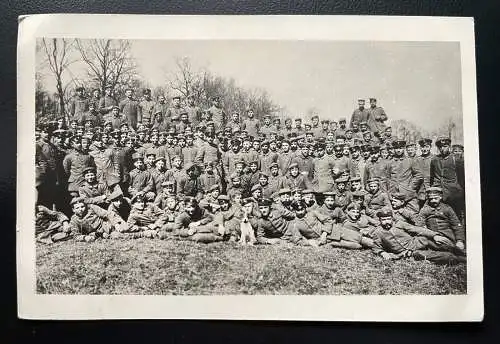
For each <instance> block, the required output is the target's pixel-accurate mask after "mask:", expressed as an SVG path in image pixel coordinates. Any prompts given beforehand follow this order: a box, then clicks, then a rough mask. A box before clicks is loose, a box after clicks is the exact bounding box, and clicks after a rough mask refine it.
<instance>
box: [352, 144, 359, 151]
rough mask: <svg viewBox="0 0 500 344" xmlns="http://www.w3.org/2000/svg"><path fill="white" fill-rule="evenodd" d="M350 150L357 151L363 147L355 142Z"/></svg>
mask: <svg viewBox="0 0 500 344" xmlns="http://www.w3.org/2000/svg"><path fill="white" fill-rule="evenodd" d="M349 150H350V151H351V152H352V151H356V150H361V147H360V146H358V145H356V144H354V145H352V146H351V147H349Z"/></svg>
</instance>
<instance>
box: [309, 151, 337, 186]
mask: <svg viewBox="0 0 500 344" xmlns="http://www.w3.org/2000/svg"><path fill="white" fill-rule="evenodd" d="M314 150H315V151H316V158H315V159H313V162H312V163H313V168H312V170H313V173H312V174H313V182H312V184H313V185H314V191H316V192H318V193H322V192H325V191H331V190H332V189H333V186H334V180H333V176H332V167H333V165H334V159H333V157H332V156H330V155H326V154H325V144H324V143H322V142H318V143H316V144H315V146H314Z"/></svg>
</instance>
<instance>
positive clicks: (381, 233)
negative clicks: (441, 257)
mask: <svg viewBox="0 0 500 344" xmlns="http://www.w3.org/2000/svg"><path fill="white" fill-rule="evenodd" d="M435 235H436V233H435V232H433V231H431V230H429V229H427V228H424V227H417V226H413V225H410V224H409V223H406V222H395V223H394V225H393V226H392V228H391V229H389V230H385V229H383V228H382V227H377V229H375V231H374V235H373V239H374V243H375V247H374V248H373V249H372V250H373V252H374V253H376V254H380V253H382V252H384V251H385V252H390V253H402V252H404V251H406V250H411V251H415V250H421V249H424V248H426V247H427V245H428V240H429V239H432V238H433V237H434V236H435Z"/></svg>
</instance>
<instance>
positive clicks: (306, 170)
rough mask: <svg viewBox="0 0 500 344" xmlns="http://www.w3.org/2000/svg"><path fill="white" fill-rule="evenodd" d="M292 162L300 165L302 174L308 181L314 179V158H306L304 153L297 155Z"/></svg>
mask: <svg viewBox="0 0 500 344" xmlns="http://www.w3.org/2000/svg"><path fill="white" fill-rule="evenodd" d="M292 162H294V163H297V164H298V165H299V171H300V173H301V174H303V175H304V176H306V177H307V179H308V180H311V179H312V177H313V173H314V172H313V169H314V164H313V158H312V156H309V155H308V156H304V155H303V154H302V153H299V154H297V155H295V157H294V158H293V159H292Z"/></svg>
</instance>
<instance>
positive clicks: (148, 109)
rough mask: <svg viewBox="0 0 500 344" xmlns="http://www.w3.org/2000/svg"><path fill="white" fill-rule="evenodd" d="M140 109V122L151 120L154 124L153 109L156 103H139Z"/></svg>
mask: <svg viewBox="0 0 500 344" xmlns="http://www.w3.org/2000/svg"><path fill="white" fill-rule="evenodd" d="M139 107H140V108H141V111H140V113H141V118H140V119H139V121H144V119H149V120H150V123H152V121H151V120H152V119H153V109H154V107H155V102H154V101H153V100H146V99H144V100H143V101H141V102H140V103H139Z"/></svg>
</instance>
